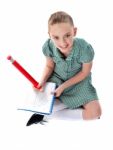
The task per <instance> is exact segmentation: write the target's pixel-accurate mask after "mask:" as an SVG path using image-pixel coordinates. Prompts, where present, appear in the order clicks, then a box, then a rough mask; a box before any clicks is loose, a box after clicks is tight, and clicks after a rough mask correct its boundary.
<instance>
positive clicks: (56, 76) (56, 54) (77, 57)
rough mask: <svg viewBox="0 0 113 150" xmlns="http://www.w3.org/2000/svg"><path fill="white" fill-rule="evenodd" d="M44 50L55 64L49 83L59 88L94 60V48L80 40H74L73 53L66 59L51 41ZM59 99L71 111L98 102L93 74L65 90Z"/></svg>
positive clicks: (45, 44)
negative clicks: (94, 101)
mask: <svg viewBox="0 0 113 150" xmlns="http://www.w3.org/2000/svg"><path fill="white" fill-rule="evenodd" d="M42 50H43V53H44V55H45V56H48V57H51V58H52V59H53V61H54V63H55V68H54V72H53V74H52V76H51V77H50V78H49V80H48V81H50V82H55V83H56V84H57V86H59V85H60V84H62V83H63V82H65V81H66V80H68V79H70V78H71V77H73V76H75V75H76V74H77V73H78V72H80V71H81V69H82V64H83V63H88V62H91V61H92V60H93V58H94V50H93V48H92V46H91V45H90V44H88V43H87V42H86V41H85V40H83V39H79V38H75V39H74V43H73V48H72V51H71V53H70V54H69V56H68V57H67V58H64V56H63V55H62V54H61V53H60V51H59V50H58V48H56V47H55V45H54V44H53V42H52V41H51V40H50V39H48V40H47V41H46V42H45V43H44V45H43V47H42ZM59 99H60V100H61V102H63V103H64V104H65V105H66V106H67V107H69V108H71V109H74V108H77V107H80V106H82V105H84V104H86V103H88V102H90V101H92V100H98V96H97V93H96V89H95V88H94V86H93V85H92V83H91V73H90V74H89V76H88V77H87V78H85V79H84V80H82V81H81V82H79V83H77V84H75V85H73V86H71V87H69V88H67V89H65V90H64V92H63V93H62V94H61V96H60V97H59Z"/></svg>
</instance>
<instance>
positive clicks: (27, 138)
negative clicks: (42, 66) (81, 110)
mask: <svg viewBox="0 0 113 150" xmlns="http://www.w3.org/2000/svg"><path fill="white" fill-rule="evenodd" d="M6 62H7V61H6ZM6 62H4V63H3V62H2V63H1V69H2V70H3V68H4V71H2V72H1V76H0V79H1V80H0V106H1V107H0V139H1V142H0V149H3V150H7V149H12V150H20V149H21V150H23V149H27V150H31V149H33V150H37V149H41V150H46V149H49V150H53V149H66V150H67V149H71V150H75V149H77V150H84V149H87V150H90V149H92V150H95V149H102V148H103V147H104V148H105V149H108V150H112V149H113V144H112V139H113V134H112V132H113V108H112V107H113V105H112V104H113V102H112V93H111V95H109V97H108V99H107V97H106V94H105V93H103V96H102V97H104V98H105V99H102V100H100V102H101V104H102V109H103V115H102V117H101V119H99V120H95V121H81V120H79V121H78V120H70V119H69V118H67V119H65V120H58V118H57V119H55V118H53V119H51V120H49V122H48V123H46V124H45V125H40V124H37V125H32V126H29V127H26V123H27V121H28V119H29V118H30V116H31V115H32V114H31V113H29V112H22V111H18V110H17V103H18V101H19V99H21V98H23V94H24V91H25V84H27V86H31V85H30V84H29V83H28V82H27V81H26V80H25V79H24V77H23V76H22V75H19V74H17V72H18V71H16V70H15V69H14V68H13V67H12V66H11V65H9V66H8V64H7V63H6ZM6 64H7V65H6ZM6 66H7V67H6ZM9 68H10V69H9ZM11 68H12V69H11ZM9 70H11V71H9ZM13 71H14V72H13ZM17 76H18V77H17ZM17 78H18V79H19V80H17ZM12 81H13V82H12ZM107 86H108V85H107ZM100 94H101V93H100ZM109 94H110V93H109ZM110 97H111V99H110ZM106 99H107V100H106Z"/></svg>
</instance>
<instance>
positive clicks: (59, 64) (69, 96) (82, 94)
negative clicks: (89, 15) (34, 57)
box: [32, 11, 101, 120]
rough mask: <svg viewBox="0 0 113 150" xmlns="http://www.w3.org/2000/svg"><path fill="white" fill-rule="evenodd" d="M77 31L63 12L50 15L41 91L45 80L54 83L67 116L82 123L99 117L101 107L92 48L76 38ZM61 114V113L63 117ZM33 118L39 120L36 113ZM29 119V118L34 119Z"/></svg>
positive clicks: (68, 16) (44, 48)
mask: <svg viewBox="0 0 113 150" xmlns="http://www.w3.org/2000/svg"><path fill="white" fill-rule="evenodd" d="M76 33H77V28H76V27H74V23H73V19H72V17H71V16H70V15H69V14H67V13H66V12H62V11H58V12H55V13H53V14H52V15H51V16H50V18H49V21H48V34H49V37H50V38H49V39H47V41H46V42H45V43H44V45H43V53H44V55H45V56H46V66H45V68H44V72H43V75H42V78H41V81H40V86H42V88H41V90H43V86H44V85H45V84H46V82H47V81H49V82H55V83H56V84H57V88H56V90H55V91H54V94H55V96H56V98H57V100H56V101H60V103H61V105H62V104H63V105H65V106H66V107H67V108H69V109H68V110H67V113H66V114H65V115H68V114H69V113H72V112H73V114H74V112H75V109H76V108H79V107H82V108H83V109H81V110H80V112H79V114H80V115H81V117H82V118H83V119H84V120H91V119H97V118H99V117H100V116H101V107H100V104H99V101H98V96H97V92H96V89H95V88H94V86H93V85H92V82H91V68H92V61H93V58H94V50H93V48H92V46H91V45H90V44H89V43H87V42H86V41H85V40H84V39H80V38H76ZM62 113H63V111H60V115H62ZM33 116H35V118H36V116H37V117H38V114H34V115H33ZM33 116H32V117H33Z"/></svg>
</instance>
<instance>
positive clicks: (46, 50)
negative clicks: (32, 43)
mask: <svg viewBox="0 0 113 150" xmlns="http://www.w3.org/2000/svg"><path fill="white" fill-rule="evenodd" d="M42 51H43V54H44V55H45V56H48V57H52V56H53V53H52V48H51V47H50V39H48V40H47V41H46V42H45V43H44V45H43V46H42Z"/></svg>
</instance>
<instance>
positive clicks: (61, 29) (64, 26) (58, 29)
mask: <svg viewBox="0 0 113 150" xmlns="http://www.w3.org/2000/svg"><path fill="white" fill-rule="evenodd" d="M73 29H74V27H73V26H72V25H71V24H70V23H57V24H54V25H50V26H49V32H50V33H51V34H55V35H57V34H58V33H64V34H65V33H68V32H71V31H72V30H73Z"/></svg>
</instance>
